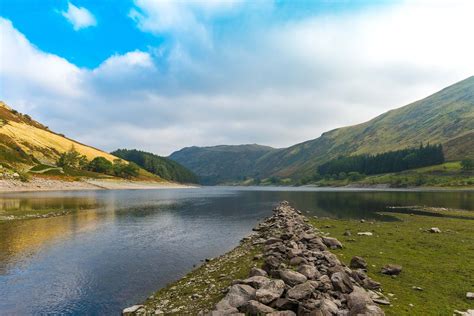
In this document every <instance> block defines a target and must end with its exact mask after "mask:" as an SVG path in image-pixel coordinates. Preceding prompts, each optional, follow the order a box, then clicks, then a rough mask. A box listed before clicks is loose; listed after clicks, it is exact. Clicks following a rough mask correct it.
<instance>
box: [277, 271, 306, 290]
mask: <svg viewBox="0 0 474 316" xmlns="http://www.w3.org/2000/svg"><path fill="white" fill-rule="evenodd" d="M280 278H281V279H282V280H283V281H284V282H285V283H286V284H288V285H290V286H295V285H297V284H300V283H303V282H306V280H307V278H306V277H305V276H304V275H302V274H301V273H299V272H296V271H293V270H283V271H280Z"/></svg>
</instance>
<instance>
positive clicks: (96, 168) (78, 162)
mask: <svg viewBox="0 0 474 316" xmlns="http://www.w3.org/2000/svg"><path fill="white" fill-rule="evenodd" d="M56 165H57V166H58V167H62V168H72V169H78V170H87V171H93V172H97V173H104V174H108V175H113V176H116V177H120V178H127V179H129V178H133V177H137V176H138V173H139V169H140V168H139V167H138V166H137V165H136V164H135V163H133V162H129V163H127V162H125V161H123V160H122V159H115V160H114V161H113V162H111V161H109V160H108V159H106V158H104V157H95V158H94V159H92V160H91V161H89V160H88V159H87V157H86V156H84V155H81V154H80V153H79V152H78V151H77V150H76V149H75V148H74V146H72V147H71V149H70V150H69V151H66V152H64V153H62V154H60V155H59V158H58V160H57V161H56Z"/></svg>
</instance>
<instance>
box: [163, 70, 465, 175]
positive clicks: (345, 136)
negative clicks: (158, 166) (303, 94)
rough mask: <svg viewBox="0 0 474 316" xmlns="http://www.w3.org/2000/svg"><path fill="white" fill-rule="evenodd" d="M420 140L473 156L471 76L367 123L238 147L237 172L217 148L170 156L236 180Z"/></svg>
mask: <svg viewBox="0 0 474 316" xmlns="http://www.w3.org/2000/svg"><path fill="white" fill-rule="evenodd" d="M422 142H423V143H428V142H429V143H430V144H442V145H443V148H444V153H445V156H446V159H447V160H450V161H454V160H460V159H462V158H466V157H471V158H474V77H469V78H467V79H465V80H463V81H460V82H458V83H456V84H454V85H452V86H449V87H447V88H445V89H443V90H441V91H439V92H437V93H435V94H433V95H431V96H429V97H427V98H424V99H422V100H419V101H416V102H414V103H411V104H408V105H406V106H404V107H401V108H398V109H395V110H391V111H388V112H386V113H384V114H382V115H380V116H377V117H376V118H374V119H372V120H370V121H368V122H365V123H362V124H358V125H354V126H349V127H343V128H338V129H335V130H332V131H329V132H326V133H323V134H322V135H321V136H320V137H318V138H316V139H313V140H309V141H306V142H303V143H300V144H296V145H294V146H291V147H288V148H283V149H272V150H269V151H268V152H266V153H264V154H263V155H247V154H246V152H245V151H243V152H241V153H240V155H239V157H238V160H239V161H240V160H244V161H245V166H246V168H243V169H242V170H241V172H240V173H239V172H238V170H235V169H233V170H229V168H228V165H229V161H228V160H229V159H228V157H225V158H224V159H222V158H221V156H222V155H221V154H220V152H219V151H218V150H209V148H196V147H192V148H191V149H188V148H185V149H183V150H180V151H178V152H176V153H173V154H172V155H171V156H170V158H172V159H174V160H176V161H178V162H181V163H182V164H183V165H185V166H186V167H188V168H190V169H191V170H192V171H194V172H195V173H196V174H198V175H202V174H205V175H206V176H207V177H208V178H207V181H209V182H216V183H219V182H224V181H238V180H240V179H242V178H244V177H246V176H247V177H253V176H258V177H259V178H265V177H280V178H295V179H297V178H301V177H303V176H305V175H308V174H313V173H314V172H315V171H316V168H317V166H319V165H320V164H322V163H324V162H327V161H328V160H330V159H333V158H336V157H338V156H340V155H356V154H375V153H381V152H386V151H390V150H398V149H403V148H407V147H413V146H419V144H420V143H422ZM253 146H257V147H258V145H253ZM226 147H227V146H217V147H211V148H226ZM232 147H237V148H238V147H239V146H232ZM223 180H224V181H223Z"/></svg>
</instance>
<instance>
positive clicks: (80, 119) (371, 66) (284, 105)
mask: <svg viewBox="0 0 474 316" xmlns="http://www.w3.org/2000/svg"><path fill="white" fill-rule="evenodd" d="M136 3H137V5H138V4H141V5H142V4H143V6H144V3H148V2H147V1H145V0H142V1H138V0H137V2H136ZM150 3H151V2H150ZM150 3H148V5H151V4H150ZM178 3H181V4H180V5H181V6H183V7H184V4H183V3H184V2H178ZM168 5H169V3H168ZM169 10H171V11H168V12H173V10H174V9H173V10H172V9H169ZM180 10H181V8H180ZM186 10H188V11H187V12H188V13H189V14H191V17H189V16H187V15H186V14H185V13H183V12H182V11H180V12H178V13H176V15H175V16H179V18H177V17H176V18H170V20H168V22H166V23H167V24H166V23H165V22H163V20H159V19H158V18H159V17H160V16H161V15H162V14H164V13H163V12H161V11H160V12H159V13H156V15H153V13H150V12H151V11H146V12H147V13H145V11H142V12H141V13H140V14H143V17H142V18H143V20H141V22H138V23H145V22H146V23H149V24H147V25H148V26H145V24H143V25H142V26H140V27H141V28H143V29H144V30H148V31H150V32H162V31H165V30H166V31H167V32H171V33H170V34H172V36H175V37H176V41H171V42H170V43H165V44H164V45H163V46H160V47H155V48H150V50H149V51H146V52H145V51H132V52H129V53H126V54H123V55H114V56H111V57H109V58H108V59H107V60H105V61H104V62H103V63H102V64H101V65H99V66H98V67H97V68H95V69H93V70H87V69H80V68H78V67H76V66H74V65H73V64H71V63H69V62H68V61H66V60H64V59H62V58H60V57H58V56H55V55H51V54H47V53H44V52H41V51H40V50H38V49H37V48H35V47H34V46H33V45H32V44H31V43H29V42H28V40H27V39H26V38H25V37H24V36H23V35H22V34H20V33H19V32H18V31H17V30H15V29H14V28H13V27H12V26H11V23H10V22H9V21H7V20H1V21H0V22H1V23H0V26H1V29H0V31H1V34H2V47H12V48H13V49H11V50H10V51H7V50H5V49H1V50H0V51H1V54H2V56H1V65H0V79H1V80H2V82H5V84H2V87H1V89H2V90H3V91H1V92H0V99H4V100H5V101H7V102H9V103H11V105H12V106H13V107H19V105H20V106H21V105H22V104H27V105H28V106H30V107H28V108H27V109H30V111H29V112H30V114H32V115H33V116H34V117H37V118H38V119H40V120H42V121H44V122H45V123H46V124H48V125H50V126H51V127H52V128H53V129H56V130H58V131H59V132H65V133H66V134H67V135H69V136H71V137H76V138H78V139H79V140H80V141H83V142H86V143H90V144H92V145H95V146H98V147H101V148H104V149H106V150H113V149H115V148H117V147H129V148H131V147H136V148H141V149H144V150H150V151H154V152H156V153H159V154H169V153H170V152H172V151H173V150H176V149H179V148H181V147H184V146H190V145H216V144H222V143H230V144H238V143H262V144H267V145H273V146H277V147H283V146H288V145H292V144H294V143H297V142H301V141H305V140H308V139H312V138H316V137H318V136H319V135H320V134H321V133H322V132H324V131H327V130H330V129H333V128H335V127H338V126H343V125H347V124H353V123H358V122H362V121H365V120H367V119H370V118H372V117H373V116H375V115H377V114H380V113H383V112H385V111H387V110H389V109H391V108H394V107H398V106H402V105H404V104H407V103H409V102H411V101H414V100H416V99H419V98H421V97H424V96H427V95H428V94H431V93H433V92H435V91H437V90H438V89H441V88H443V87H445V86H447V85H449V84H451V83H454V82H456V81H458V80H461V79H464V78H466V77H468V76H470V75H473V69H474V59H473V58H472V56H474V42H473V41H470V30H472V29H474V19H471V17H470V13H471V12H473V11H474V3H473V2H471V1H454V2H453V1H449V3H447V2H441V1H437V2H431V1H430V2H426V1H421V2H414V1H410V2H406V3H402V4H399V5H393V6H389V7H383V8H381V7H378V8H377V9H371V10H363V11H358V12H356V13H354V12H352V13H344V14H339V15H319V16H316V17H308V18H305V19H300V20H293V21H291V20H290V21H287V22H286V23H269V24H265V23H263V22H262V23H257V24H252V23H253V21H252V23H250V25H242V26H241V27H242V31H241V32H233V33H231V34H227V33H226V34H223V35H221V36H220V37H219V36H211V37H208V40H209V41H210V44H211V45H209V43H205V42H199V41H198V42H196V41H195V40H194V39H193V38H192V37H193V34H195V33H194V32H198V33H199V32H200V30H199V29H197V30H195V29H194V28H189V29H188V31H187V32H185V33H186V34H183V33H182V31H181V30H176V28H179V27H180V24H181V22H180V21H181V20H182V19H184V18H186V19H188V21H193V20H194V21H195V22H196V23H198V24H199V25H201V27H202V28H203V29H204V30H205V32H206V33H207V28H208V25H207V23H208V22H207V19H208V18H206V15H204V16H203V15H202V14H203V13H201V15H197V13H196V12H198V11H197V10H201V11H200V12H211V13H209V15H208V16H211V15H215V14H224V13H222V12H226V11H225V10H228V8H220V7H215V8H211V9H209V8H204V7H202V8H201V7H199V8H198V9H196V8H194V7H191V8H186ZM208 10H210V11H208ZM213 10H214V11H213ZM216 10H223V11H216ZM216 12H219V13H216ZM183 14H184V15H183ZM156 19H158V20H156ZM262 19H264V17H263V18H262ZM137 21H138V20H137ZM241 22H242V23H245V21H241ZM162 23H165V24H162ZM192 23H194V22H192ZM192 23H191V24H192ZM191 24H189V25H191ZM250 29H251V31H250ZM170 36H171V35H170ZM25 65H26V67H25ZM44 73H46V74H48V76H44V75H43V74H44ZM25 100H26V101H25ZM33 106H34V107H35V108H33ZM20 109H21V107H20Z"/></svg>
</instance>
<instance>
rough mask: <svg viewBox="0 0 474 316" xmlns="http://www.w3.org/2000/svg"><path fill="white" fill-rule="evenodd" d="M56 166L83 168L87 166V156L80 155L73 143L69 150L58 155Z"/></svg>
mask: <svg viewBox="0 0 474 316" xmlns="http://www.w3.org/2000/svg"><path fill="white" fill-rule="evenodd" d="M56 165H57V166H58V167H69V168H75V169H84V168H85V167H86V166H87V157H86V156H83V155H81V154H80V153H79V152H78V151H77V150H76V148H75V147H74V145H72V146H71V149H69V151H66V152H64V153H62V154H60V155H59V158H58V160H57V161H56Z"/></svg>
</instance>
